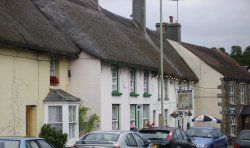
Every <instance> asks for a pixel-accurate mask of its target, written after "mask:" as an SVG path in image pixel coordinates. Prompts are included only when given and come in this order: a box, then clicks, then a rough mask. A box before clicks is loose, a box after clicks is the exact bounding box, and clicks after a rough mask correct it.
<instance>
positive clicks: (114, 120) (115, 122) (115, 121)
mask: <svg viewBox="0 0 250 148" xmlns="http://www.w3.org/2000/svg"><path fill="white" fill-rule="evenodd" d="M114 111H115V112H116V113H115V116H116V118H114ZM119 129H120V105H119V104H112V130H119Z"/></svg>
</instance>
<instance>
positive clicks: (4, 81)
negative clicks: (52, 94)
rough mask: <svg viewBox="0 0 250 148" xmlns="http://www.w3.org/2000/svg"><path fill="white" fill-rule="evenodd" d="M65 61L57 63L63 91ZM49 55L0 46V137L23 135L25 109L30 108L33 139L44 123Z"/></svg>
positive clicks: (66, 81) (67, 63)
mask: <svg viewBox="0 0 250 148" xmlns="http://www.w3.org/2000/svg"><path fill="white" fill-rule="evenodd" d="M68 65H69V62H68V60H66V59H62V60H61V61H60V64H59V67H60V70H59V80H60V83H59V86H57V87H53V88H61V89H63V90H67V88H68V87H69V80H68V76H67V69H68ZM49 66H50V65H49V56H48V55H47V54H41V53H39V54H38V53H36V52H31V51H28V50H23V49H11V48H7V47H5V48H3V47H0V94H1V95H0V101H1V103H0V119H1V122H0V136H10V135H17V136H25V135H26V106H27V105H34V106H35V108H34V110H33V111H34V112H33V114H34V117H33V118H32V119H33V131H32V133H33V136H38V134H39V132H40V129H41V126H42V125H43V124H44V120H43V117H44V115H43V114H44V111H43V100H44V98H45V97H46V96H47V94H48V92H49V89H50V88H51V87H50V82H49V81H50V80H49V78H50V74H49V68H50V67H49Z"/></svg>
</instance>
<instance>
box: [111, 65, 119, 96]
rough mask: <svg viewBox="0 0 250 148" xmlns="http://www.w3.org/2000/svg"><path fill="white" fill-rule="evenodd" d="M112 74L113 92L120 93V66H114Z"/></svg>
mask: <svg viewBox="0 0 250 148" xmlns="http://www.w3.org/2000/svg"><path fill="white" fill-rule="evenodd" d="M111 72H112V91H118V83H119V77H118V66H116V65H112V66H111Z"/></svg>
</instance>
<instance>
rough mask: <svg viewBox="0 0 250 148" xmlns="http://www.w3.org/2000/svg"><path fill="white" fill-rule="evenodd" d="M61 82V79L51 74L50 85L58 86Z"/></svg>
mask: <svg viewBox="0 0 250 148" xmlns="http://www.w3.org/2000/svg"><path fill="white" fill-rule="evenodd" d="M58 83H59V79H58V78H57V76H50V85H52V86H56V85H58Z"/></svg>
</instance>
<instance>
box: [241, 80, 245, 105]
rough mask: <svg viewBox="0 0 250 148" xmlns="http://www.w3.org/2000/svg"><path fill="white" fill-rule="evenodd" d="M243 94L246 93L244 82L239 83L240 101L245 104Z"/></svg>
mask: <svg viewBox="0 0 250 148" xmlns="http://www.w3.org/2000/svg"><path fill="white" fill-rule="evenodd" d="M245 94H246V85H245V84H240V103H241V104H245V103H246V102H245V101H246V98H245Z"/></svg>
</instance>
